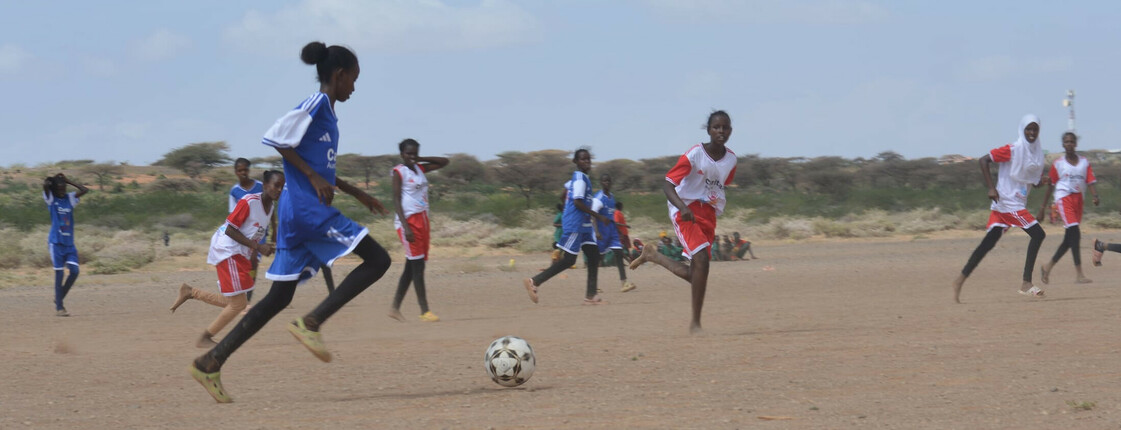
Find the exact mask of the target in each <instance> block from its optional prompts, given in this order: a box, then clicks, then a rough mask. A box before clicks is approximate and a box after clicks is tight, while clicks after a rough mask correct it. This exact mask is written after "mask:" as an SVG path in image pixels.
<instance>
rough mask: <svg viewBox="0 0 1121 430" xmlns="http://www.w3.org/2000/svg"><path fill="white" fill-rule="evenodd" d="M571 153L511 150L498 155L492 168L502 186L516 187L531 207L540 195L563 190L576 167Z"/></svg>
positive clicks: (552, 150)
mask: <svg viewBox="0 0 1121 430" xmlns="http://www.w3.org/2000/svg"><path fill="white" fill-rule="evenodd" d="M567 155H568V152H567V151H560V150H555V149H549V150H544V151H535V152H519V151H507V152H503V153H501V154H498V159H497V160H493V162H492V163H491V167H492V168H493V169H494V174H495V179H498V181H499V182H500V184H501V185H505V186H508V187H512V188H513V189H515V190H517V192H518V194H521V195H522V197H525V206H526V207H527V208H528V207H530V204H531V202H532V199H533V195H534V194H536V193H542V192H543V193H548V192H549V191H550V190H552V191H559V190H560V189H561V184H563V183H564V181H565V180H566V179H567V178H568V177H569V176H570V175H571V172H572V170H573V169H574V167H575V166H574V165H573V164H572V161H571V160H570V159H569V158H568V156H567Z"/></svg>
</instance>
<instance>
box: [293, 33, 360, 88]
mask: <svg viewBox="0 0 1121 430" xmlns="http://www.w3.org/2000/svg"><path fill="white" fill-rule="evenodd" d="M300 60H302V61H303V62H304V64H308V65H315V71H316V75H317V79H318V80H319V83H321V84H329V83H331V74H332V73H334V72H335V70H338V69H343V70H350V69H352V68H354V67H355V66H357V65H358V57H357V56H356V55H354V52H351V50H350V49H349V48H346V47H343V46H339V45H331V46H330V47H328V46H327V44H325V43H323V42H311V43H309V44H307V45H304V49H303V50H301V51H300Z"/></svg>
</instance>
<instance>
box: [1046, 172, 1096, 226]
mask: <svg viewBox="0 0 1121 430" xmlns="http://www.w3.org/2000/svg"><path fill="white" fill-rule="evenodd" d="M1053 192H1055V184H1052V183H1050V181H1048V182H1047V192H1046V193H1044V194H1043V207H1041V208H1039V215H1038V216H1036V217H1035V218H1036V219H1039V220H1042V219H1043V215H1044V214H1046V213H1047V206H1050V205H1048V204H1047V202H1050V201H1051V193H1053ZM1094 194H1097V193H1094ZM1094 199H1095V200H1097V196H1094ZM1095 206H1097V205H1096V204H1095Z"/></svg>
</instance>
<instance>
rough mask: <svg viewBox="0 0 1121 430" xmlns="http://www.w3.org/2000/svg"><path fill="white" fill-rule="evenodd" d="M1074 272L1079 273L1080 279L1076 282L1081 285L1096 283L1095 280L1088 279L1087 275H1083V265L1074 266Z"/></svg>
mask: <svg viewBox="0 0 1121 430" xmlns="http://www.w3.org/2000/svg"><path fill="white" fill-rule="evenodd" d="M1074 270H1075V271H1077V272H1078V278H1076V280H1075V282H1077V283H1079V284H1089V283H1091V282H1094V280H1093V279H1090V278H1087V277H1086V274H1084V273H1082V265H1078V266H1074Z"/></svg>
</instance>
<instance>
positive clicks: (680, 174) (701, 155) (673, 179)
mask: <svg viewBox="0 0 1121 430" xmlns="http://www.w3.org/2000/svg"><path fill="white" fill-rule="evenodd" d="M724 149H726V150H727V153H725V154H724V157H723V158H721V159H719V160H713V159H712V157H710V156H709V155H708V152H707V151H705V146H704V144H698V145H694V146H693V147H692V148H689V150H688V151H685V154H682V155H681V158H679V159H677V164H674V165H673V168H672V169H670V170H669V172H668V173H666V180H667V181H670V183H672V184H674V185H676V187H675V189H676V190H677V195H678V196H680V197H681V200H682V201H683V202H685V205H689V204H690V203H693V202H695V201H700V202H702V203H706V204H709V205H712V206H713V207H714V208H716V214H717V215H720V214H721V213H724V203H725V202H726V200H725V198H724V187H725V186H727V185H728V184H731V183H732V179H733V177H735V175H736V153H734V152H732V150H731V149H730V148H727V147H725V148H724ZM669 210H670V214H669V215H670V219H673V217H674V215H675V214H676V213H677V207H675V206H674V205H673V204H669Z"/></svg>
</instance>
